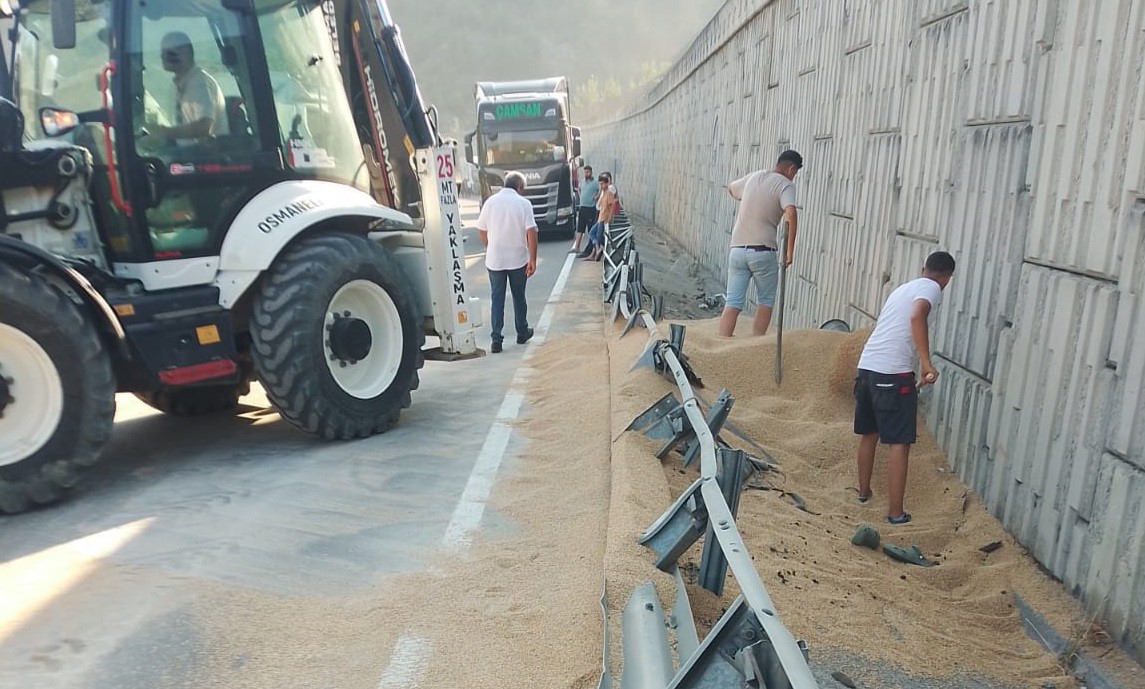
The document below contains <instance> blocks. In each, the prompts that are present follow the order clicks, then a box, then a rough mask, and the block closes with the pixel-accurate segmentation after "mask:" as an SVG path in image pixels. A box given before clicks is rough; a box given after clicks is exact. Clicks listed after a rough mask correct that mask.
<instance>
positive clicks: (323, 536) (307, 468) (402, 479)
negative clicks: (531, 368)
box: [0, 201, 569, 689]
mask: <svg viewBox="0 0 1145 689" xmlns="http://www.w3.org/2000/svg"><path fill="white" fill-rule="evenodd" d="M475 217H476V204H475V203H473V202H472V201H467V202H464V203H463V220H464V221H466V224H467V226H468V225H469V224H470V223H471V222H472V221H473V220H474V219H475ZM465 234H466V238H467V241H466V245H465V246H466V253H467V256H468V264H469V289H470V293H471V294H472V295H475V296H478V297H480V298H481V299H482V300H483V301H484V302H485V303H486V305H487V303H488V281H487V279H486V276H485V271H484V268H483V263H482V255H481V243H480V241H479V240H478V239H477V237H476V232H475V231H473V230H472V229H468V228H467V230H466V233H465ZM568 247H569V241H568V239H567V238H564V237H562V238H550V239H543V240H542V243H541V247H540V261H539V266H538V274H537V276H536V277H535V278H534V279H533V280H532V281H531V282H530V284H529V290H528V294H529V302H530V320H531V322H533V323H534V324H536V323H537V320H538V318H539V317H540V315H541V313H542V309H543V307H544V305H545V302H546V299H547V298H548V296H549V294H550V292H551V291H552V289H553V286H554V284H555V283H556V281H557V278H558V275H559V273H560V271H561V268H562V266H563V265H564V264H565V259H566V252H567V249H568ZM486 310H487V306H486ZM509 310H510V313H511V306H510V309H509ZM487 320H488V319H487V314H486V316H485V318H483V321H484V322H486V323H487ZM509 322H510V323H511V322H512V321H511V315H510V316H509ZM558 325H559V324H554V327H557V326H558ZM509 334H510V338H509V339H507V340H506V347H505V352H504V353H502V354H498V355H491V356H487V357H484V358H481V359H476V360H470V361H463V362H453V363H445V362H428V363H427V364H426V366H425V368H424V369H423V371H422V378H421V381H422V382H421V387H420V389H419V390H417V391H416V392H415V393H414V397H413V406H412V407H411V408H410V409H408V410H406V411H405V412H404V413H403V415H402V418H401V422H400V424H399V425H398V426H397V427H396V428H395V429H393V430H392V431H390V432H389V433H386V434H384V435H381V436H377V437H374V438H369V439H365V440H360V441H354V442H339V443H324V442H321V441H319V440H317V439H315V438H312V437H310V436H308V435H306V434H304V433H302V432H301V431H298V430H296V429H294V428H293V427H292V426H290V425H289V424H287V423H285V422H284V421H282V420H281V419H280V418H279V417H278V415H277V413H276V412H274V410H273V409H272V408H270V407H269V405H268V404H267V402H266V399H265V397H264V396H263V395H262V393H261V390H259V389H257V387H256V389H255V390H254V391H253V392H252V394H251V395H249V396H247V397H245V398H244V399H243V400H242V407H241V410H240V413H239V414H237V415H235V416H233V417H227V416H223V417H218V416H216V417H209V418H203V419H198V420H188V419H178V418H172V417H166V416H164V415H162V414H160V413H158V412H156V411H154V410H152V409H151V408H150V407H147V406H146V405H144V404H142V403H141V402H138V401H137V400H136V399H135V398H134V397H132V396H130V395H120V396H119V399H118V400H117V401H118V413H117V416H116V424H115V430H114V434H113V437H112V441H111V443H110V445H109V447H108V448H107V450H106V452H105V454H104V457H103V460H102V462H101V463H100V464H99V465H98V466H97V467H95V468H94V469H93V470H92V472H91V474H90V475H89V477H88V478H87V479H86V481H85V482H84V483H83V484H82V485H81V486H80V487H78V488H77V489H76V490H75V491H74V492H73V494H72V495H71V496H70V498H69V499H68V500H67V501H66V502H64V503H62V504H58V505H55V506H52V507H50V508H46V509H42V510H39V511H35V512H32V513H28V514H23V515H19V516H14V517H2V518H0V687H4V688H8V687H11V688H16V687H20V688H24V687H29V688H30V687H35V688H36V689H65V688H66V689H107V688H109V687H115V688H116V689H152V688H153V687H157V686H172V687H197V686H202V685H201V684H200V683H199V682H198V681H197V680H196V677H197V675H198V668H197V667H196V665H197V664H199V663H201V662H204V661H203V652H202V649H201V647H202V646H203V644H204V639H203V635H204V634H206V633H207V632H205V631H204V630H202V629H197V628H195V626H194V625H193V624H191V623H190V622H189V621H188V620H187V616H186V615H185V614H184V612H183V611H184V610H185V608H186V606H188V605H189V604H190V603H191V602H193V601H196V600H199V601H201V600H202V598H203V597H204V595H206V594H204V592H203V588H204V586H209V585H210V584H211V583H212V582H214V583H218V584H222V585H226V586H230V587H240V588H243V589H250V590H254V591H262V592H265V593H266V594H268V595H270V596H276V597H287V598H290V597H298V598H299V599H311V600H313V599H320V598H321V597H323V596H330V597H334V596H337V597H342V598H346V597H353V596H354V595H355V594H356V593H363V594H364V593H366V591H365V588H366V587H368V586H375V585H376V582H377V580H378V577H379V576H382V577H384V576H385V575H386V574H387V573H402V572H418V571H422V570H424V569H425V568H426V567H427V566H429V565H427V563H430V562H434V561H439V560H440V558H442V557H447V558H448V557H456V556H457V554H458V552H459V551H462V550H464V548H465V547H466V544H467V543H468V542H469V539H470V538H471V537H472V536H473V533H474V530H480V529H490V528H494V529H495V528H503V526H504V525H503V524H500V523H499V521H498V520H497V519H496V518H490V517H489V515H488V514H486V513H485V512H484V511H483V504H484V503H483V500H484V498H485V497H487V495H488V492H489V490H490V488H491V486H490V485H488V484H489V481H488V480H486V479H487V478H488V476H489V475H490V474H489V471H488V470H489V469H493V470H494V472H495V470H496V468H497V463H498V462H499V461H500V458H499V457H498V456H497V452H502V453H503V452H505V451H506V448H505V445H504V444H501V445H500V446H498V445H497V443H493V445H492V449H490V445H489V434H490V428H491V426H493V421H494V419H495V417H496V416H497V414H498V413H499V409H500V408H501V407H502V403H503V400H504V398H505V397H506V391H507V390H508V389H509V387H510V385H511V382H512V380H513V377H514V373H515V371H516V370H517V368H518V366H519V365H520V364H521V360H522V355H523V353H524V352H525V350H526V348H525V347H521V346H518V345H516V344H515V342H514V341H513V339H512V333H511V326H510V333H509ZM479 343H480V346H481V347H482V348H486V349H487V348H488V345H489V338H488V330H487V326H485V327H483V329H482V331H481V333H480V339H479ZM479 463H484V466H483V467H479V466H478V464H479ZM478 469H480V470H481V471H483V472H484V473H482V474H481V476H483V477H485V478H484V479H482V480H476V481H475V479H474V477H475V476H476V475H478V474H479V473H480V472H479V471H478ZM494 475H495V473H494ZM220 614H225V611H223V612H222V613H220ZM234 614H236V615H237V614H241V613H239V612H238V611H236V612H235V613H234ZM331 614H332V615H333V614H335V613H334V612H333V611H332V612H331ZM410 614H412V611H402V610H394V611H393V615H394V617H395V618H401V617H403V616H407V617H408V616H409V615H410ZM270 641H271V642H273V639H271V640H270ZM215 642H216V643H217V640H215ZM399 650H400V649H399ZM403 652H409V650H408V649H406V651H403ZM370 662H372V663H374V664H375V665H376V666H377V673H378V677H379V681H380V682H382V684H381V685H380V686H389V685H387V684H386V682H387V681H388V682H390V685H392V684H393V682H395V681H399V680H400V678H397V679H395V678H394V677H390V678H389V679H388V680H387V678H386V677H385V674H386V673H387V672H389V673H390V674H391V675H393V674H394V673H395V672H398V671H399V670H400V667H399V666H400V664H401V662H403V661H402V659H400V658H398V659H393V658H387V657H386V655H385V653H381V652H380V653H379V655H378V657H377V658H374V659H371V661H370ZM395 663H397V665H395ZM387 667H389V669H387ZM394 668H398V670H395V669H394ZM296 686H303V685H302V684H298V685H296ZM306 686H309V685H308V684H307V685H306Z"/></svg>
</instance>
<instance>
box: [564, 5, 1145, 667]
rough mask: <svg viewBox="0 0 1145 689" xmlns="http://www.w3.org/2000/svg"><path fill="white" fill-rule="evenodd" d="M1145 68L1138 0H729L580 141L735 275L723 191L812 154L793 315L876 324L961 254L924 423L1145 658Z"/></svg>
mask: <svg viewBox="0 0 1145 689" xmlns="http://www.w3.org/2000/svg"><path fill="white" fill-rule="evenodd" d="M1143 65H1145V2H1141V1H1140V0H1084V1H1082V0H731V1H729V2H728V3H727V4H725V5H724V7H723V8H722V9H721V10H720V11H719V13H718V14H717V16H716V17H715V18H714V19H713V20H712V22H711V23H710V24H709V25H708V26H707V27H706V28H705V29H704V31H703V32H702V33H701V34H700V36H698V37H697V38H696V40H695V42H694V43H693V44H692V46H691V48H690V49H689V50H688V51H687V53H686V54H685V55H684V56H683V57H682V58H681V60H680V61H679V62H678V63H677V64H676V65H674V66H673V67H672V68H671V70H670V71H669V73H668V75H667V77H666V78H665V80H664V81H663V82H662V83H661V84H659V85H658V86H657V87H656V88H655V89H654V90H653V91H652V92H651V93H650V94H649V96H648V98H647V99H646V100H645V101H644V102H643V103H642V104H641V105H640V106H639V107H638V109H637V110H636V111H634V112H632V113H630V114H629V115H628V116H626V117H624V118H622V119H620V120H619V121H616V122H613V123H610V124H607V125H603V126H599V127H595V128H588V129H586V131H585V139H586V158H587V159H588V160H589V161H590V162H592V163H593V164H594V166H595V167H596V169H597V170H603V169H611V170H613V171H614V172H615V173H616V180H617V183H618V185H619V188H620V189H621V192H622V194H623V198H624V203H625V207H626V208H627V209H629V210H630V211H632V212H635V213H637V214H640V215H643V216H646V217H649V218H652V219H654V220H655V221H656V222H657V223H658V224H659V225H660V226H662V227H664V228H666V229H667V230H668V231H670V232H671V233H672V234H673V235H674V236H675V237H676V238H677V239H678V240H680V241H681V242H682V243H683V244H684V246H685V247H687V248H688V249H689V250H690V251H691V252H692V253H693V254H694V255H695V256H696V257H697V258H698V259H699V260H700V262H701V263H703V264H704V265H705V266H706V267H707V268H709V269H711V270H713V271H715V272H717V273H719V274H722V273H723V272H724V270H725V267H726V256H727V247H728V239H729V234H730V231H731V226H732V219H733V217H734V213H735V203H734V202H733V201H732V200H731V199H730V198H729V197H728V195H727V192H726V191H724V190H723V188H722V187H723V185H724V184H725V183H726V182H728V181H729V180H732V179H735V178H736V177H738V176H740V175H742V174H744V173H745V172H748V171H750V170H752V169H755V168H759V167H770V166H771V165H772V164H773V163H774V159H775V156H776V154H777V153H778V152H779V151H781V150H783V149H784V148H789V147H790V148H795V149H797V150H799V151H800V152H801V153H803V155H804V158H805V160H806V166H805V168H804V170H803V172H802V173H801V174H800V176H799V177H798V178H797V180H796V182H797V185H798V187H799V194H800V206H801V215H800V233H799V243H798V247H797V250H796V262H795V265H794V266H793V267H792V270H791V271H790V272H789V274H788V285H789V287H790V295H791V296H790V298H789V299H788V302H787V303H788V306H789V311H788V313H787V319H788V320H787V322H788V323H789V324H791V325H793V326H804V327H815V326H818V325H819V324H821V323H822V322H823V321H825V320H827V319H830V318H843V319H844V320H846V321H847V322H848V323H850V324H851V326H852V327H862V326H866V325H869V324H871V323H872V322H873V319H874V318H875V317H876V316H877V315H878V311H879V308H880V306H881V304H882V301H883V299H884V298H885V297H886V295H887V294H888V293H889V291H890V290H891V289H893V287H894V286H895V285H897V284H898V283H899V282H901V281H903V280H905V279H907V278H909V277H912V276H914V275H915V274H917V272H918V270H919V268H920V266H921V263H922V260H923V258H924V257H925V256H926V254H928V253H929V252H930V251H933V250H935V249H939V248H942V249H946V250H948V251H951V252H952V253H953V254H954V255H955V257H956V258H957V259H958V261H959V269H958V272H957V274H956V276H955V279H954V281H953V282H952V284H951V287H950V288H949V289H948V290H947V294H946V299H945V302H944V304H943V306H942V308H941V309H940V311H939V318H938V321H937V323H936V327H935V328H934V334H933V346H934V348H935V350H936V353H937V362H938V365H939V367H940V369H941V371H942V378H941V380H940V384H939V385H938V386H937V388H936V389H935V390H933V391H932V392H930V393H929V395H928V400H927V404H926V411H925V414H926V417H927V421H928V423H929V425H930V427H931V428H932V429H934V431H935V433H936V434H937V435H938V437H939V439H940V440H941V442H942V444H943V446H944V447H945V449H946V450H947V452H948V453H949V454H950V456H951V461H952V462H953V464H954V466H955V468H956V469H957V471H958V472H959V474H960V475H961V476H962V478H963V479H964V480H965V481H966V482H967V483H968V484H969V485H970V486H971V487H973V488H974V490H975V491H977V492H978V494H979V495H981V496H982V498H983V499H984V500H985V501H986V502H987V503H988V505H989V506H990V509H991V510H992V511H993V512H994V514H995V515H996V516H997V517H998V518H999V519H1000V520H1001V521H1002V522H1003V523H1004V524H1005V525H1006V527H1007V528H1008V529H1009V530H1010V531H1011V532H1012V533H1013V534H1014V535H1015V536H1016V537H1017V538H1018V539H1019V540H1020V541H1021V542H1022V543H1023V544H1025V545H1026V546H1027V547H1028V548H1029V549H1030V551H1031V553H1033V555H1034V556H1035V557H1037V558H1038V560H1039V561H1040V562H1042V563H1043V564H1044V565H1045V566H1046V568H1047V569H1049V570H1050V571H1051V572H1053V573H1054V575H1056V576H1057V577H1059V578H1060V579H1061V580H1062V581H1063V582H1064V583H1065V584H1066V586H1067V587H1068V588H1069V589H1070V590H1072V591H1073V592H1075V593H1076V594H1077V595H1079V596H1080V597H1081V598H1082V600H1083V601H1085V603H1086V605H1087V607H1088V608H1089V609H1090V610H1092V611H1093V612H1096V613H1098V614H1100V615H1101V616H1102V617H1103V618H1104V619H1105V620H1106V622H1107V624H1108V627H1109V629H1110V631H1111V632H1112V633H1113V634H1114V635H1115V636H1118V637H1119V638H1120V639H1121V640H1122V641H1123V642H1124V643H1126V644H1127V645H1128V646H1129V647H1130V649H1131V650H1132V651H1133V652H1134V653H1135V654H1136V655H1137V657H1138V658H1139V659H1141V660H1143V661H1145V393H1143V388H1142V383H1143V381H1145V299H1143V298H1142V297H1143V290H1145V72H1143Z"/></svg>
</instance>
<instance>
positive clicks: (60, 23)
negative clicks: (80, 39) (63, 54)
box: [52, 0, 76, 50]
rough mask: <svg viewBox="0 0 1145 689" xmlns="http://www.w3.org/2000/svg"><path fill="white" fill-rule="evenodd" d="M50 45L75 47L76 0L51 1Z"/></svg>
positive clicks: (64, 47) (63, 47) (61, 47)
mask: <svg viewBox="0 0 1145 689" xmlns="http://www.w3.org/2000/svg"><path fill="white" fill-rule="evenodd" d="M52 45H54V46H55V47H56V49H57V50H61V49H66V48H74V47H76V0H52Z"/></svg>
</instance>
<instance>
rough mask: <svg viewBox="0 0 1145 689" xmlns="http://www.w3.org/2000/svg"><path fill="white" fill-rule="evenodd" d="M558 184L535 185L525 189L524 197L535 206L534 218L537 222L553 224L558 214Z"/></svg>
mask: <svg viewBox="0 0 1145 689" xmlns="http://www.w3.org/2000/svg"><path fill="white" fill-rule="evenodd" d="M557 187H558V185H557V183H555V182H554V183H552V184H534V185H529V186H527V187H525V193H524V194H523V196H524V197H525V198H527V199H529V202H530V203H532V204H533V217H534V218H535V219H536V220H537V222H548V223H552V222H554V221H555V220H556V214H557Z"/></svg>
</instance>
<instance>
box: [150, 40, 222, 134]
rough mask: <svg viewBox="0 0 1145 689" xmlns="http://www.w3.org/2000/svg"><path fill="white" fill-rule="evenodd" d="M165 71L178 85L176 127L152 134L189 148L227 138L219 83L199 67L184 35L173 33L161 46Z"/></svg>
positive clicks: (161, 127) (157, 128) (156, 129)
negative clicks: (199, 141) (208, 141)
mask: <svg viewBox="0 0 1145 689" xmlns="http://www.w3.org/2000/svg"><path fill="white" fill-rule="evenodd" d="M160 51H161V54H162V58H163V69H165V70H167V71H168V72H171V73H172V74H173V75H174V76H173V81H174V83H175V116H174V120H175V124H173V125H169V126H164V125H161V124H156V125H154V126H153V129H154V131H153V132H152V133H153V134H154V135H155V136H157V137H159V138H160V139H166V140H169V141H172V140H173V141H176V142H177V143H179V144H182V145H187V144H192V143H195V142H196V141H198V140H200V139H206V138H209V137H215V136H221V135H223V134H227V133H228V132H227V117H226V103H225V99H224V97H223V90H222V89H221V88H219V82H217V81H215V79H214V77H212V76H211V75H210V74H207V73H206V72H205V71H204V70H203V68H202V67H200V66H199V65H197V64H195V48H194V46H192V45H191V39H190V38H189V37H188V36H187V34H185V33H183V32H181V31H172V32H170V33H168V34H166V35H165V36H163V40H162V41H161V42H160Z"/></svg>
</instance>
